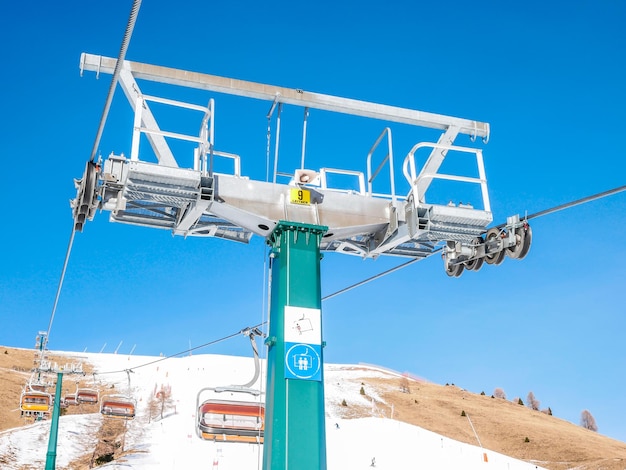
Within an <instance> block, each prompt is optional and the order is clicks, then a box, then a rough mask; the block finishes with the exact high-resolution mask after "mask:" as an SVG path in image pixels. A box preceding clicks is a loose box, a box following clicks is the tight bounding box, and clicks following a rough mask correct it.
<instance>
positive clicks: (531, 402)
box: [526, 392, 539, 411]
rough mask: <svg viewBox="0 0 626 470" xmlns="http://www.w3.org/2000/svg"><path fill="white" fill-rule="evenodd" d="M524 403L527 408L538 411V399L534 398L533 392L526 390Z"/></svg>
mask: <svg viewBox="0 0 626 470" xmlns="http://www.w3.org/2000/svg"><path fill="white" fill-rule="evenodd" d="M526 403H527V405H528V408H530V409H531V410H535V411H539V400H537V399H536V398H535V394H534V393H533V392H528V395H527V396H526Z"/></svg>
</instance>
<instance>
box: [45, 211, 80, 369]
mask: <svg viewBox="0 0 626 470" xmlns="http://www.w3.org/2000/svg"><path fill="white" fill-rule="evenodd" d="M75 233H76V230H74V221H72V234H71V235H70V241H69V243H68V245H67V251H66V252H65V261H64V262H63V269H62V270H61V278H60V279H59V285H58V287H57V293H56V296H55V297H54V305H53V306H52V313H51V314H50V322H49V323H48V330H47V332H46V342H48V341H50V330H51V329H52V322H53V321H54V316H55V314H56V311H57V305H58V304H59V297H60V296H61V288H62V287H63V280H64V279H65V271H66V270H67V264H68V262H69V260H70V254H71V252H72V245H73V244H74V234H75ZM45 350H46V347H45V345H44V347H42V348H41V355H42V357H43V354H44V351H45Z"/></svg>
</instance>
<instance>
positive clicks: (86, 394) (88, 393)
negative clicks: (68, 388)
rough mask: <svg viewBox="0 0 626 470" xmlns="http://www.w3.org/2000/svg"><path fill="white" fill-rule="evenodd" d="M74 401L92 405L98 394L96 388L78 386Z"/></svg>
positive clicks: (96, 400)
mask: <svg viewBox="0 0 626 470" xmlns="http://www.w3.org/2000/svg"><path fill="white" fill-rule="evenodd" d="M75 396H76V402H77V403H78V404H82V403H86V404H90V405H93V404H95V403H98V399H99V397H100V394H99V392H98V390H96V389H93V388H79V389H77V390H76V395H75Z"/></svg>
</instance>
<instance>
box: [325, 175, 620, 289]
mask: <svg viewBox="0 0 626 470" xmlns="http://www.w3.org/2000/svg"><path fill="white" fill-rule="evenodd" d="M622 191H626V186H620V187H617V188H614V189H609V190H608V191H603V192H601V193H597V194H593V195H591V196H587V197H584V198H581V199H577V200H575V201H572V202H567V203H565V204H561V205H559V206H556V207H552V208H550V209H545V210H542V211H539V212H535V213H534V214H531V215H529V216H526V217H524V219H525V220H530V219H536V218H537V217H541V216H544V215H548V214H553V213H554V212H558V211H561V210H564V209H569V208H570V207H574V206H578V205H580V204H585V203H587V202H591V201H595V200H597V199H602V198H604V197H608V196H612V195H613V194H617V193H620V192H622ZM505 225H506V224H500V225H497V226H496V227H497V228H502V227H504V226H505ZM440 250H441V248H439V249H437V250H435V251H433V252H432V253H431V254H435V253H436V252H437V251H440ZM422 259H423V258H415V259H412V260H410V261H407V262H406V263H403V264H400V265H398V266H396V267H395V268H391V269H388V270H387V271H383V272H381V273H379V274H376V275H375V276H372V277H369V278H367V279H365V280H363V281H359V282H357V283H356V284H352V285H350V286H348V287H344V288H343V289H341V290H338V291H337V292H333V293H332V294H328V295H327V296H325V297H322V300H328V299H332V298H333V297H336V296H338V295H339V294H343V293H345V292H348V291H350V290H352V289H355V288H356V287H360V286H362V285H364V284H367V283H368V282H371V281H374V280H376V279H379V278H381V277H383V276H386V275H387V274H391V273H393V272H396V271H399V270H400V269H402V268H406V267H407V266H409V265H411V264H413V263H416V262H418V261H421V260H422Z"/></svg>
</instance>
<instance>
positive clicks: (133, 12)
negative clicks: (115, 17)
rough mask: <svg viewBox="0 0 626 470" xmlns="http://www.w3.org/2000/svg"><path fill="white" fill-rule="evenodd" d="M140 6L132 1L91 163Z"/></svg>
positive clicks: (135, 1)
mask: <svg viewBox="0 0 626 470" xmlns="http://www.w3.org/2000/svg"><path fill="white" fill-rule="evenodd" d="M140 6H141V0H134V1H133V6H132V8H131V10H130V15H129V17H128V24H127V25H126V31H125V32H124V38H123V39H122V45H121V46H120V52H119V54H118V57H117V62H116V63H115V69H114V71H113V77H112V78H111V84H110V85H109V93H108V94H107V99H106V102H105V104H104V109H103V110H102V117H101V118H100V124H99V126H98V132H97V134H96V138H95V140H94V143H93V148H92V149H91V157H90V159H89V160H90V161H91V162H93V161H94V160H95V158H96V152H97V151H98V146H99V145H100V139H101V138H102V132H103V131H104V124H105V123H106V120H107V116H108V114H109V109H110V108H111V102H112V101H113V95H114V93H115V87H116V86H117V80H118V79H119V76H120V70H121V68H122V63H123V62H124V58H125V57H126V51H127V50H128V44H129V43H130V37H131V35H132V34H133V29H134V28H135V22H136V21H137V14H138V13H139V7H140Z"/></svg>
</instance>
